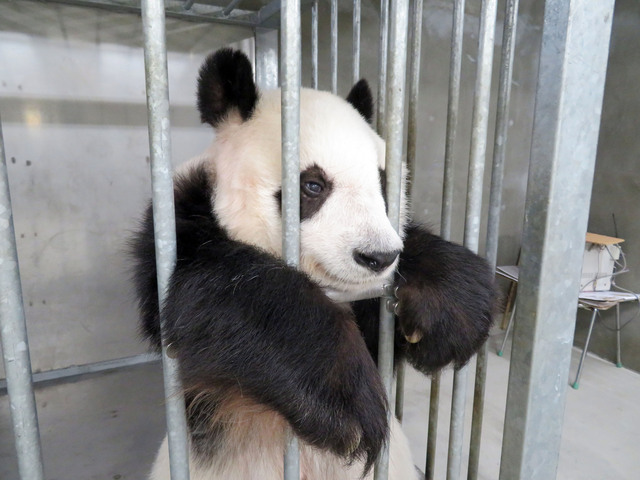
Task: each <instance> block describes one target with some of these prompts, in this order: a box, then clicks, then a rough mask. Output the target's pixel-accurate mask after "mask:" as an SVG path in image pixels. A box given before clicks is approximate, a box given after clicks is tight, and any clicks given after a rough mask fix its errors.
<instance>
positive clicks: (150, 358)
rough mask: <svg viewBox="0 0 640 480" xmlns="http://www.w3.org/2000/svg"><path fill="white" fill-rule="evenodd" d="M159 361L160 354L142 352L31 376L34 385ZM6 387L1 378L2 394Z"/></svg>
mask: <svg viewBox="0 0 640 480" xmlns="http://www.w3.org/2000/svg"><path fill="white" fill-rule="evenodd" d="M159 361H160V355H158V354H155V353H141V354H140V355H132V356H130V357H122V358H116V359H114V360H105V361H103V362H94V363H85V364H83V365H72V366H70V367H65V368H55V369H52V370H46V371H44V372H35V373H34V374H33V375H32V376H31V379H32V382H33V384H34V385H39V384H46V383H53V382H58V381H61V380H78V379H81V378H82V377H85V376H88V375H92V374H95V373H104V372H111V371H113V370H120V369H123V368H128V367H135V366H138V365H146V364H149V363H157V362H159ZM6 389H7V381H6V379H4V378H3V379H0V394H4V393H6Z"/></svg>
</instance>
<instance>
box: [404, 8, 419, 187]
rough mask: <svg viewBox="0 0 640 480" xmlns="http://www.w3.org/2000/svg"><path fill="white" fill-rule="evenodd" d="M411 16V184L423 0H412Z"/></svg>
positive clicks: (416, 132)
mask: <svg viewBox="0 0 640 480" xmlns="http://www.w3.org/2000/svg"><path fill="white" fill-rule="evenodd" d="M411 7H412V8H411V15H410V16H409V21H410V26H409V29H410V31H411V47H410V51H411V54H410V55H409V114H408V116H407V167H408V168H409V185H411V183H412V180H413V174H414V171H415V163H416V145H417V139H418V97H419V92H420V55H421V53H422V8H423V0H413V1H412V2H411Z"/></svg>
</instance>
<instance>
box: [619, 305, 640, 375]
mask: <svg viewBox="0 0 640 480" xmlns="http://www.w3.org/2000/svg"><path fill="white" fill-rule="evenodd" d="M639 301H640V300H639ZM616 367H618V368H622V349H621V347H620V303H616Z"/></svg>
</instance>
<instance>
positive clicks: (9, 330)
mask: <svg viewBox="0 0 640 480" xmlns="http://www.w3.org/2000/svg"><path fill="white" fill-rule="evenodd" d="M0 163H1V164H2V165H1V166H0V168H1V169H2V172H0V333H1V334H0V340H2V355H3V360H4V369H5V373H6V375H7V391H8V392H9V406H10V408H9V410H10V412H11V420H12V422H13V434H14V438H15V446H16V453H17V455H18V471H19V473H20V478H21V479H24V480H42V479H44V472H43V466H42V452H41V449H40V432H39V430H38V413H37V410H36V399H35V396H34V393H33V384H32V383H31V359H30V357H29V340H28V338H27V325H26V321H25V317H24V305H23V303H22V287H21V284H20V268H19V265H18V251H17V250H16V235H15V231H14V228H13V214H12V210H11V195H10V192H9V177H8V174H7V159H6V155H5V151H4V140H3V137H2V122H1V121H0Z"/></svg>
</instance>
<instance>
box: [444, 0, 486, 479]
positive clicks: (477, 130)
mask: <svg viewBox="0 0 640 480" xmlns="http://www.w3.org/2000/svg"><path fill="white" fill-rule="evenodd" d="M497 7H498V2H497V0H484V1H483V2H482V9H481V13H480V34H479V37H478V67H477V72H476V85H475V94H474V102H473V114H472V131H471V158H470V159H469V174H468V182H467V202H466V215H465V225H464V245H465V246H466V247H467V248H469V249H470V250H471V251H473V252H478V244H479V242H480V215H481V213H482V185H483V180H484V167H485V160H486V146H487V129H488V125H489V107H490V104H489V100H490V98H491V74H492V70H493V44H494V36H495V24H496V13H497ZM468 371H469V366H468V365H467V366H464V367H462V368H461V369H459V370H457V371H456V372H455V374H454V379H453V399H452V401H451V427H450V434H449V454H448V457H447V480H457V479H458V478H460V468H461V463H462V444H463V437H464V416H465V404H466V398H467V376H468Z"/></svg>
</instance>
